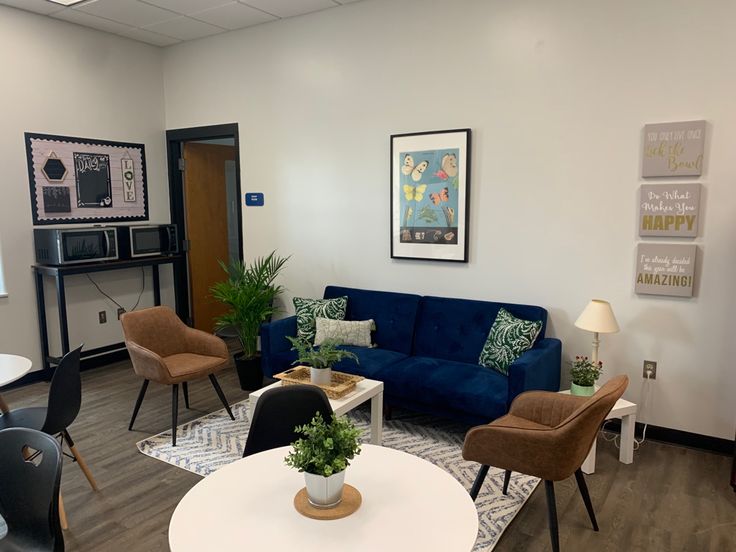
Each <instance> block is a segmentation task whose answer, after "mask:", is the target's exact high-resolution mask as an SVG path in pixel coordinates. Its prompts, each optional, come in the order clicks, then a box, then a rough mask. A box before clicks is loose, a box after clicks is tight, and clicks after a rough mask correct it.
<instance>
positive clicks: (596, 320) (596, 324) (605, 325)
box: [575, 299, 619, 364]
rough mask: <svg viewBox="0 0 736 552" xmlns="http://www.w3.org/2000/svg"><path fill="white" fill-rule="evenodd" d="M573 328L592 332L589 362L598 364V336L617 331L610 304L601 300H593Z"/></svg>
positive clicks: (616, 323) (599, 341)
mask: <svg viewBox="0 0 736 552" xmlns="http://www.w3.org/2000/svg"><path fill="white" fill-rule="evenodd" d="M575 326H576V327H578V328H580V329H581V330H587V331H589V332H593V355H592V356H591V361H592V362H593V363H594V364H595V363H597V362H598V347H599V345H600V344H601V340H600V338H599V336H598V334H602V333H616V332H618V331H619V327H618V322H616V317H615V316H614V315H613V310H612V309H611V304H610V303H609V302H608V301H603V300H602V299H593V300H592V301H591V302H590V303H588V306H587V307H585V310H584V311H583V312H582V314H581V315H580V316H579V317H578V319H577V320H576V321H575Z"/></svg>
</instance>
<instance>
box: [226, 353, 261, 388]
mask: <svg viewBox="0 0 736 552" xmlns="http://www.w3.org/2000/svg"><path fill="white" fill-rule="evenodd" d="M233 360H234V361H235V369H236V370H237V372H238V380H240V388H241V389H242V390H243V391H255V390H256V389H260V388H261V387H263V371H262V370H261V356H260V355H258V356H256V357H253V358H243V353H242V352H241V353H237V354H235V355H234V356H233Z"/></svg>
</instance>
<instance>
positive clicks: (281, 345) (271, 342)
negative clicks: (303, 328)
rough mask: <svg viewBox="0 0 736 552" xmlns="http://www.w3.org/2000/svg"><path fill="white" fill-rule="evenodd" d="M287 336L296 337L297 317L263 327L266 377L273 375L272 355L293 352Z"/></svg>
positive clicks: (262, 363)
mask: <svg viewBox="0 0 736 552" xmlns="http://www.w3.org/2000/svg"><path fill="white" fill-rule="evenodd" d="M287 336H289V337H296V316H289V317H288V318H282V319H280V320H275V321H273V322H270V323H268V324H262V325H261V368H262V369H263V373H264V375H266V376H269V377H270V376H272V375H273V370H272V369H271V355H273V354H276V353H283V352H286V351H289V350H291V342H290V341H289V340H288V339H286V337H287Z"/></svg>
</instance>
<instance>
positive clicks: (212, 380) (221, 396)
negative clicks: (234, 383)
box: [210, 374, 235, 420]
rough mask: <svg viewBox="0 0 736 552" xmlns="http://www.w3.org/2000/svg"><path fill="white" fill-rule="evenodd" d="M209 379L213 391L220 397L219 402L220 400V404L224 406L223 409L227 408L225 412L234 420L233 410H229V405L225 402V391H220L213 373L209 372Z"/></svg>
mask: <svg viewBox="0 0 736 552" xmlns="http://www.w3.org/2000/svg"><path fill="white" fill-rule="evenodd" d="M210 381H211V382H212V387H214V388H215V393H217V396H218V397H220V402H222V404H223V405H224V406H225V410H227V413H228V414H229V415H230V419H231V420H235V416H233V411H232V410H230V405H229V404H227V399H226V398H225V393H223V392H222V388H221V387H220V384H219V383H218V382H217V378H216V377H215V374H210Z"/></svg>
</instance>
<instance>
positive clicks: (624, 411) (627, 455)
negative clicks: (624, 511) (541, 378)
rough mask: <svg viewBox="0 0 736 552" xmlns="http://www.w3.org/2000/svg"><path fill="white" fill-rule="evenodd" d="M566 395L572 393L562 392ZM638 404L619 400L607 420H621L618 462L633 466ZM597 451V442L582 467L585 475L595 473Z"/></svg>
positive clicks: (594, 442)
mask: <svg viewBox="0 0 736 552" xmlns="http://www.w3.org/2000/svg"><path fill="white" fill-rule="evenodd" d="M560 393H564V394H566V395H569V394H570V391H569V390H567V391H560ZM636 408H637V407H636V404H634V403H632V402H629V401H627V400H625V399H619V400H617V401H616V404H614V405H613V408H612V409H611V412H609V413H608V416H606V420H611V419H613V418H621V445H620V448H619V452H618V461H619V462H621V463H622V464H631V463H633V462H634V429H635V427H636ZM595 449H596V441H593V446H592V447H590V452H589V453H588V456H587V457H586V458H585V462H583V465H582V466H581V467H580V468H581V469H582V470H583V473H586V474H591V473H595Z"/></svg>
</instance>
